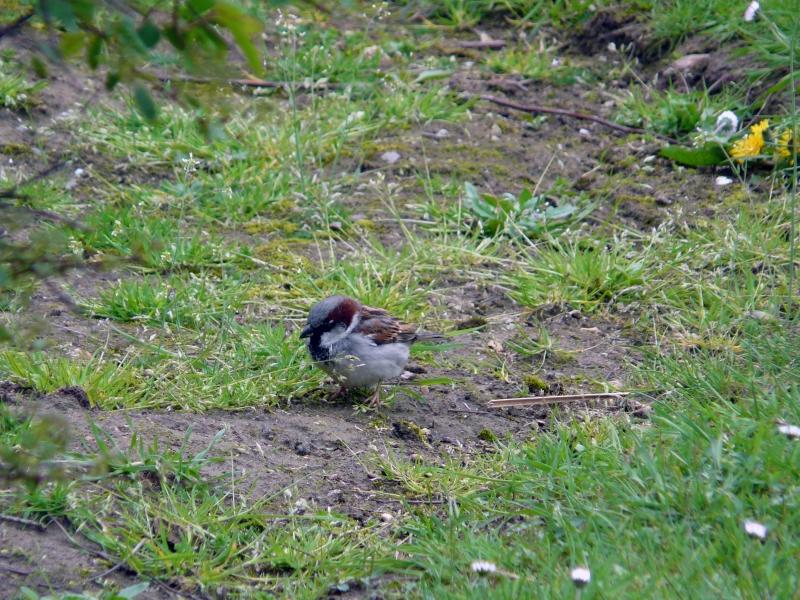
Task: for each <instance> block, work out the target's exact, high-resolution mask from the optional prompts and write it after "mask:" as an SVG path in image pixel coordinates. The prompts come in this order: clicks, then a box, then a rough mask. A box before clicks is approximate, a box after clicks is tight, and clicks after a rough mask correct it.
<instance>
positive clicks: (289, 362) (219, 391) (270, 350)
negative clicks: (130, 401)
mask: <svg viewBox="0 0 800 600" xmlns="http://www.w3.org/2000/svg"><path fill="white" fill-rule="evenodd" d="M187 347H189V348H197V349H198V350H197V354H196V356H192V357H190V358H175V359H173V360H163V359H158V360H156V359H155V358H154V359H153V360H154V361H155V362H154V363H153V364H152V365H151V367H150V368H151V370H152V379H151V384H152V386H153V389H154V390H157V393H152V394H150V395H149V396H148V398H147V404H146V406H148V407H151V408H166V407H172V408H178V407H179V408H181V409H184V410H197V411H199V410H208V409H212V408H227V409H239V408H244V407H250V406H277V405H281V404H287V403H291V402H292V401H293V400H296V399H299V398H302V397H303V396H306V395H309V394H311V393H312V392H314V391H316V390H319V389H321V387H322V382H323V373H322V372H321V371H319V370H318V369H312V368H311V362H310V358H309V357H308V352H307V351H306V348H305V345H304V344H303V343H302V341H301V340H300V339H299V338H297V337H296V336H291V335H290V334H289V332H287V331H286V329H285V328H283V327H281V326H275V325H271V324H261V325H255V326H248V327H241V326H238V325H233V324H231V325H229V326H226V327H222V328H220V329H218V330H216V331H210V332H206V333H205V334H204V335H203V336H202V337H200V338H199V339H197V340H194V341H188V342H187Z"/></svg>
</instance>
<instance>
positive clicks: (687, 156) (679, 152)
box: [659, 144, 727, 167]
mask: <svg viewBox="0 0 800 600" xmlns="http://www.w3.org/2000/svg"><path fill="white" fill-rule="evenodd" d="M659 155H660V156H663V157H664V158H668V159H670V160H672V161H674V162H676V163H678V164H681V165H686V166H687V167H710V166H713V165H721V164H724V163H725V162H726V161H727V156H726V155H725V151H724V150H723V149H722V146H720V145H719V144H706V145H705V146H703V147H702V148H687V147H685V146H664V147H663V148H662V149H661V150H660V151H659Z"/></svg>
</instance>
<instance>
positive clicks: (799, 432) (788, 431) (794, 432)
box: [778, 423, 800, 438]
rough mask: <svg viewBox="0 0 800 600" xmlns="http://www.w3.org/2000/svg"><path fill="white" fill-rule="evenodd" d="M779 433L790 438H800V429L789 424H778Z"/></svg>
mask: <svg viewBox="0 0 800 600" xmlns="http://www.w3.org/2000/svg"><path fill="white" fill-rule="evenodd" d="M778 432H779V433H782V434H783V435H785V436H788V437H790V438H800V427H798V426H797V425H789V424H788V423H778Z"/></svg>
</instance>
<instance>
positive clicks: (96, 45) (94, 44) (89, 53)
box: [86, 35, 104, 71]
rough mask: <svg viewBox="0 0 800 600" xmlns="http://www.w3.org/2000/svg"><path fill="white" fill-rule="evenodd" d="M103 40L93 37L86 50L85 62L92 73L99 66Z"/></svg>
mask: <svg viewBox="0 0 800 600" xmlns="http://www.w3.org/2000/svg"><path fill="white" fill-rule="evenodd" d="M103 43H104V42H103V38H101V37H100V36H99V35H97V36H95V37H94V38H93V39H92V41H91V43H90V44H89V45H88V46H87V48H86V62H88V63H89V68H90V69H92V71H94V70H95V69H96V68H97V67H98V66H99V65H100V53H101V52H102V51H103Z"/></svg>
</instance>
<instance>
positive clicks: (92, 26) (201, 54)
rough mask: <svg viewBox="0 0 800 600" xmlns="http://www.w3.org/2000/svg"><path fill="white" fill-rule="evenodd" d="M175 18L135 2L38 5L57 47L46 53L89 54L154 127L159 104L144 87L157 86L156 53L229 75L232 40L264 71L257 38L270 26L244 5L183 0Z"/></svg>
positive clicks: (78, 0) (60, 0) (66, 0)
mask: <svg viewBox="0 0 800 600" xmlns="http://www.w3.org/2000/svg"><path fill="white" fill-rule="evenodd" d="M170 9H171V11H170V18H169V19H153V18H151V16H152V11H151V10H147V9H146V8H144V7H143V6H140V5H139V4H138V3H135V2H123V3H118V4H111V5H107V4H105V3H101V2H99V0H48V2H39V3H36V4H35V11H36V15H37V16H38V17H39V18H40V19H41V20H42V21H43V22H44V23H45V24H46V25H47V27H48V29H49V31H50V32H51V34H53V36H54V38H55V40H56V43H55V44H52V45H46V46H45V47H44V49H45V53H46V55H48V57H49V58H51V59H53V60H58V59H60V58H72V57H76V56H78V55H79V54H81V53H82V54H83V55H84V56H85V60H86V63H87V65H88V66H89V68H91V69H92V70H97V69H100V68H101V67H105V68H107V69H108V74H107V76H106V87H107V88H108V89H113V88H114V87H116V85H117V83H118V82H120V81H122V82H125V83H128V84H130V85H131V87H132V91H133V98H134V101H135V103H136V106H137V108H138V110H139V111H140V112H141V114H142V116H143V117H144V118H145V119H147V120H148V121H154V120H155V119H156V116H157V114H158V113H157V109H156V104H155V102H154V100H153V98H152V95H151V94H150V91H149V90H148V89H147V87H146V86H145V85H144V83H145V82H151V81H152V80H153V75H152V73H148V72H147V67H148V65H149V63H150V62H151V61H152V59H153V57H154V56H155V53H156V52H162V51H166V52H169V53H172V54H173V55H174V56H175V57H176V59H177V60H178V62H180V64H181V66H182V67H183V69H185V70H188V71H193V72H196V71H198V70H199V69H200V68H201V66H202V70H203V71H205V73H209V72H211V71H214V70H217V71H218V72H219V73H222V72H223V65H224V64H225V61H226V58H227V56H228V53H229V48H228V45H227V42H226V41H225V38H224V37H223V35H222V32H227V33H228V34H230V35H231V37H232V38H233V40H234V42H235V43H236V47H237V48H238V50H239V51H240V52H241V53H242V55H244V57H245V59H246V61H247V66H248V68H249V70H250V71H251V72H253V73H256V74H259V73H261V72H262V70H263V69H262V55H261V52H260V50H259V47H258V45H257V43H256V42H257V38H258V36H259V34H260V33H261V31H262V29H263V25H262V24H261V23H260V22H259V21H258V20H257V19H255V18H254V17H252V16H251V15H249V14H248V13H247V12H246V11H245V10H243V9H242V8H241V7H240V6H238V5H236V4H234V3H231V2H228V1H226V0H208V1H205V0H204V1H198V0H183V1H181V2H177V3H175V4H174V5H172V6H171V7H170Z"/></svg>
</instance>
